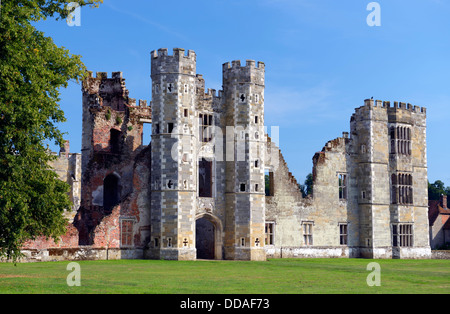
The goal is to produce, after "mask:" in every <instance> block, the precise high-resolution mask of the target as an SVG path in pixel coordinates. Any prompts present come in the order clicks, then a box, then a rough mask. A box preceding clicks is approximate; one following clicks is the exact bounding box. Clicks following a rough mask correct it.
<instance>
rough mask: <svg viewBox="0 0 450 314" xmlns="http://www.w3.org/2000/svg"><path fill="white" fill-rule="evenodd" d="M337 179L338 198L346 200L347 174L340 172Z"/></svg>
mask: <svg viewBox="0 0 450 314" xmlns="http://www.w3.org/2000/svg"><path fill="white" fill-rule="evenodd" d="M338 180H339V199H340V200H346V199H347V175H346V174H343V173H340V174H338Z"/></svg>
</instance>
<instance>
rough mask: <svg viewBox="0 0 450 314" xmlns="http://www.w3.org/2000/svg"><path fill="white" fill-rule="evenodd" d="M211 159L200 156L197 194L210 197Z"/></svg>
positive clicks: (211, 189)
mask: <svg viewBox="0 0 450 314" xmlns="http://www.w3.org/2000/svg"><path fill="white" fill-rule="evenodd" d="M212 166H213V165H212V161H208V160H206V159H204V158H202V159H201V160H200V161H199V163H198V196H199V197H212V192H213V188H212V184H213V183H212Z"/></svg>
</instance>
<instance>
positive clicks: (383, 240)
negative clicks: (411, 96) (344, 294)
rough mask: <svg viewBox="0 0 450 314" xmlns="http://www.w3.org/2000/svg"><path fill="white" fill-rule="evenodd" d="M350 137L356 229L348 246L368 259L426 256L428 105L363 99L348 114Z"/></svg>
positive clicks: (350, 198)
mask: <svg viewBox="0 0 450 314" xmlns="http://www.w3.org/2000/svg"><path fill="white" fill-rule="evenodd" d="M351 138H352V139H353V143H352V146H353V147H352V152H351V155H352V157H353V159H354V160H353V166H352V167H350V173H349V177H350V178H353V180H352V181H353V182H348V184H349V185H350V187H352V188H351V189H349V191H353V192H349V193H351V195H349V196H348V197H349V201H350V200H357V202H358V205H359V206H356V207H353V208H358V213H353V215H351V216H353V217H358V220H359V223H358V224H352V225H353V226H358V225H359V230H351V231H350V232H351V233H352V234H353V235H354V236H353V237H352V239H351V240H350V241H352V242H353V243H350V245H351V246H359V247H360V248H361V250H360V253H361V256H362V257H368V258H408V257H412V258H414V257H416V256H425V255H428V254H430V253H429V241H428V229H427V227H428V224H427V219H428V218H427V217H428V195H427V193H428V192H427V184H426V183H427V159H426V109H425V108H420V107H417V106H411V105H410V104H406V103H397V102H395V103H394V106H392V107H391V104H390V103H389V102H382V101H379V100H377V101H374V100H366V101H365V104H364V106H363V107H360V108H358V109H356V112H355V114H353V116H352V118H351ZM350 228H352V227H350Z"/></svg>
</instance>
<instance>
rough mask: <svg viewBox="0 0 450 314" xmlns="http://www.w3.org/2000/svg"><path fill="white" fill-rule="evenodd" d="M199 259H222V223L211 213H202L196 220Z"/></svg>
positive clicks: (196, 244)
mask: <svg viewBox="0 0 450 314" xmlns="http://www.w3.org/2000/svg"><path fill="white" fill-rule="evenodd" d="M195 247H196V249H197V259H222V223H221V222H220V220H219V219H218V218H217V217H215V216H213V215H211V214H201V215H198V216H197V217H196V221H195Z"/></svg>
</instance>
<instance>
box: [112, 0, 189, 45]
mask: <svg viewBox="0 0 450 314" xmlns="http://www.w3.org/2000/svg"><path fill="white" fill-rule="evenodd" d="M104 5H105V6H107V7H108V8H110V9H111V10H113V11H116V12H119V13H122V14H125V15H128V16H130V17H132V18H133V19H136V20H139V21H141V22H143V23H145V24H148V25H151V26H153V27H156V28H158V29H159V30H161V31H163V32H165V33H167V34H170V35H172V36H175V37H178V38H179V39H182V40H184V41H189V39H188V38H187V37H186V36H184V35H182V34H180V33H178V32H175V31H173V30H171V29H170V28H168V27H166V26H164V25H162V24H159V23H156V22H154V21H151V20H149V19H147V18H145V17H143V16H141V15H139V14H137V13H134V12H129V11H125V10H122V9H119V8H117V7H115V6H113V5H112V4H110V3H105V4H104Z"/></svg>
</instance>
